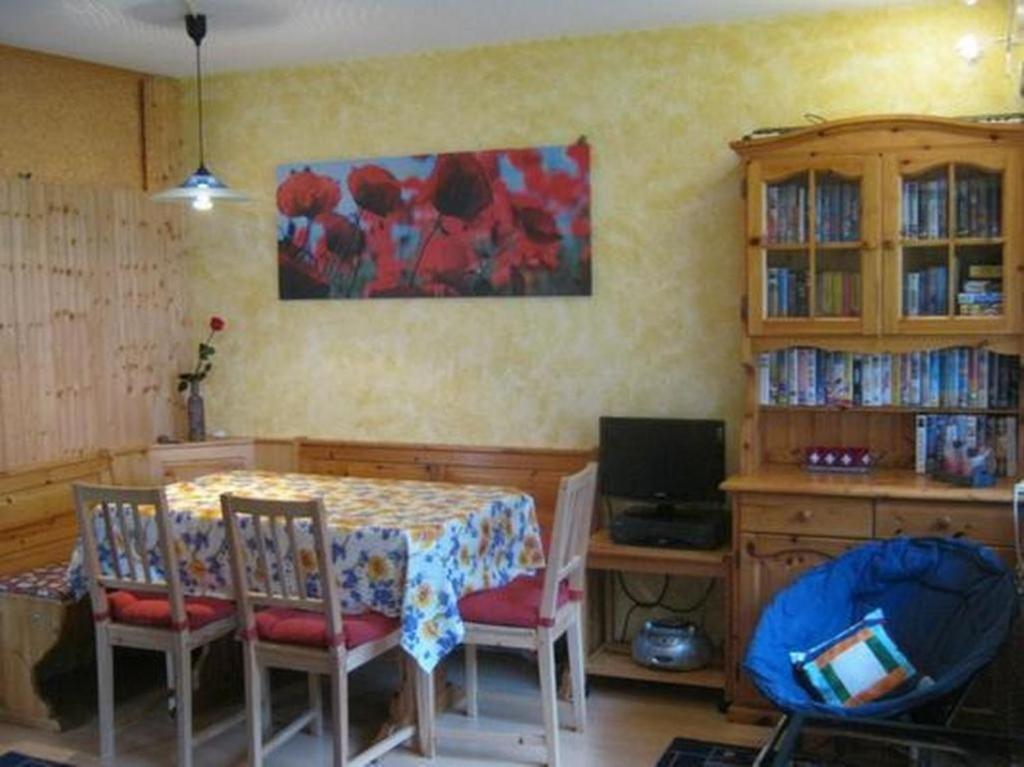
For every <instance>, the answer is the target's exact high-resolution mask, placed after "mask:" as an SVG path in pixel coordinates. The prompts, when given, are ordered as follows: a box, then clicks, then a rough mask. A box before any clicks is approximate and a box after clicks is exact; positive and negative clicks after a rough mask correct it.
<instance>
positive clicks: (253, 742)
mask: <svg viewBox="0 0 1024 767" xmlns="http://www.w3.org/2000/svg"><path fill="white" fill-rule="evenodd" d="M242 655H243V658H244V662H245V712H246V714H245V716H246V718H245V722H246V725H245V726H246V740H247V741H248V748H249V767H263V727H264V725H263V721H262V720H263V689H262V688H263V681H264V678H265V677H264V674H263V670H262V669H261V668H260V665H259V661H257V659H256V650H255V649H254V648H253V646H252V643H251V642H244V643H243V644H242Z"/></svg>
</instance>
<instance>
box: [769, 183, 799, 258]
mask: <svg viewBox="0 0 1024 767" xmlns="http://www.w3.org/2000/svg"><path fill="white" fill-rule="evenodd" d="M764 228H765V231H764V234H765V239H766V240H767V241H768V242H785V243H802V242H807V187H806V185H804V184H803V183H792V182H791V183H786V184H768V186H767V187H766V189H765V222H764Z"/></svg>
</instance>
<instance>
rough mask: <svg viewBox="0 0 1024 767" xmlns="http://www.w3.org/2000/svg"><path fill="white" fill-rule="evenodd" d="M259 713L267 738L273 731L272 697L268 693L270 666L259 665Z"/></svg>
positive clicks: (264, 735) (264, 734)
mask: <svg viewBox="0 0 1024 767" xmlns="http://www.w3.org/2000/svg"><path fill="white" fill-rule="evenodd" d="M259 671H260V706H261V709H260V714H261V715H262V717H263V737H264V738H269V737H270V733H272V732H273V731H274V712H273V709H272V708H271V706H272V703H271V701H272V700H273V698H272V697H271V695H270V667H269V666H261V667H260V669H259Z"/></svg>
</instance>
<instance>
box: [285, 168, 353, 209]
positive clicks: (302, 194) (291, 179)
mask: <svg viewBox="0 0 1024 767" xmlns="http://www.w3.org/2000/svg"><path fill="white" fill-rule="evenodd" d="M339 202H341V187H340V186H339V185H338V182H337V181H335V180H334V179H333V178H330V177H329V176H321V175H320V174H319V173H314V172H313V171H312V170H310V169H309V168H306V169H305V170H301V171H298V172H296V171H292V172H291V173H290V174H288V178H286V179H285V180H284V181H282V182H281V184H280V186H278V187H277V209H278V210H279V211H281V212H282V213H283V214H284V215H286V216H290V217H293V218H294V217H296V216H305V217H306V218H313V217H314V216H317V215H319V214H321V213H326V212H328V211H330V210H333V209H334V207H335V206H336V205H337V204H338V203H339Z"/></svg>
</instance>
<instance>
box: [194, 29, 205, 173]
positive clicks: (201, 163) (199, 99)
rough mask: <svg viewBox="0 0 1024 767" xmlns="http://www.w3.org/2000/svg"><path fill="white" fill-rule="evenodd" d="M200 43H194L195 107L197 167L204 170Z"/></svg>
mask: <svg viewBox="0 0 1024 767" xmlns="http://www.w3.org/2000/svg"><path fill="white" fill-rule="evenodd" d="M201 45H202V43H201V41H199V42H196V102H197V104H196V106H197V107H198V110H197V111H198V115H199V167H200V168H206V158H205V157H204V154H203V70H202V66H201V64H200V59H199V49H200V47H201Z"/></svg>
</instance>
